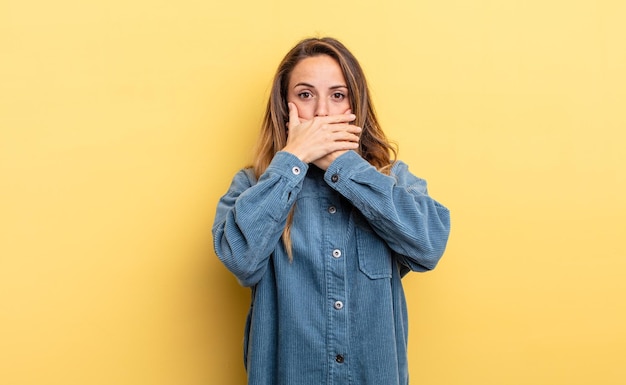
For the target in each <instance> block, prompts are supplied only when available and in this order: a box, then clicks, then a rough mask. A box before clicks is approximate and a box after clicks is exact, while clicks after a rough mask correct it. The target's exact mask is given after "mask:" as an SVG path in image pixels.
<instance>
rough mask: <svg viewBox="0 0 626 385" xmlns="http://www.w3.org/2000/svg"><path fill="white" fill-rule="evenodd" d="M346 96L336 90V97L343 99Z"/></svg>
mask: <svg viewBox="0 0 626 385" xmlns="http://www.w3.org/2000/svg"><path fill="white" fill-rule="evenodd" d="M345 97H346V95H344V94H342V93H341V92H335V93H334V94H333V98H334V99H338V100H343V99H344V98H345Z"/></svg>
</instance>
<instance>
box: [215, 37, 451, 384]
mask: <svg viewBox="0 0 626 385" xmlns="http://www.w3.org/2000/svg"><path fill="white" fill-rule="evenodd" d="M449 224H450V221H449V212H448V210H447V209H446V208H445V207H443V206H442V205H440V204H439V203H437V202H435V201H434V200H433V199H431V198H430V197H429V196H428V195H427V191H426V183H425V181H424V180H422V179H419V178H418V177H416V176H414V175H412V174H411V173H410V172H409V171H408V167H407V165H406V164H404V163H403V162H401V161H396V160H395V150H394V149H393V147H392V146H391V145H390V143H389V142H388V140H387V139H386V137H385V135H384V134H383V132H382V131H381V129H380V127H379V124H378V121H377V119H376V116H375V114H374V108H373V106H372V103H371V101H370V95H369V91H368V88H367V84H366V81H365V76H364V74H363V71H362V69H361V67H360V65H359V63H358V62H357V60H356V58H355V57H354V56H353V55H352V54H351V53H350V52H349V51H348V50H347V49H346V47H345V46H344V45H342V44H341V43H340V42H339V41H337V40H335V39H332V38H322V39H317V38H313V39H305V40H303V41H301V42H299V43H298V44H297V45H296V46H295V47H294V48H293V49H292V50H291V51H290V52H289V53H288V54H287V55H286V57H285V58H284V59H283V61H282V62H281V64H280V66H279V68H278V71H277V73H276V76H275V78H274V82H273V86H272V91H271V95H270V99H269V103H268V106H267V111H266V113H265V119H264V121H263V125H262V129H261V135H260V139H259V142H258V148H257V152H256V157H255V161H254V165H253V167H251V168H246V169H244V170H241V171H240V172H239V173H237V174H236V175H235V177H234V179H233V181H232V184H231V186H230V188H229V190H228V192H227V193H226V195H224V196H223V197H222V198H221V200H220V202H219V203H218V206H217V214H216V217H215V223H214V226H213V236H214V246H215V251H216V253H217V255H218V257H219V258H220V259H221V261H222V262H223V263H224V264H225V265H226V267H227V268H228V269H229V270H230V271H231V272H232V273H233V274H234V275H235V276H236V277H237V279H238V280H239V282H240V283H241V284H242V285H244V286H248V287H250V288H251V289H252V301H251V306H250V312H249V314H248V319H247V323H246V330H245V339H244V363H245V366H246V370H247V374H248V384H254V385H320V384H359V385H369V384H371V385H387V384H389V385H391V384H393V385H398V384H402V385H404V384H408V372H407V370H408V361H407V310H406V303H405V297H404V291H403V288H402V282H401V278H402V276H404V275H405V274H406V273H407V272H409V271H426V270H430V269H433V268H434V267H435V265H436V264H437V262H438V261H439V258H440V257H441V255H442V254H443V252H444V249H445V246H446V242H447V239H448V233H449Z"/></svg>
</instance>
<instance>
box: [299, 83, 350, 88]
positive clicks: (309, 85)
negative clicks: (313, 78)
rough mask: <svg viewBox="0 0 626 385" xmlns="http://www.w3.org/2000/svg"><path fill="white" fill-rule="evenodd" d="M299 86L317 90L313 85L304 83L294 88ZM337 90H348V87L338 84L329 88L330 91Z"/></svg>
mask: <svg viewBox="0 0 626 385" xmlns="http://www.w3.org/2000/svg"><path fill="white" fill-rule="evenodd" d="M299 86H303V87H309V88H315V86H314V85H313V84H309V83H304V82H300V83H298V84H296V85H295V86H293V88H296V87H299ZM337 88H348V86H346V85H343V84H337V85H335V86H331V87H328V89H331V90H336V89H337Z"/></svg>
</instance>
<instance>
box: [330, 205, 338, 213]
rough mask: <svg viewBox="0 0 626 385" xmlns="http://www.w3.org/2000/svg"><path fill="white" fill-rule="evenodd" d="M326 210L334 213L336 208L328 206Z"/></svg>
mask: <svg viewBox="0 0 626 385" xmlns="http://www.w3.org/2000/svg"><path fill="white" fill-rule="evenodd" d="M328 212H329V213H331V214H334V213H336V212H337V208H336V207H335V206H330V207H329V208H328Z"/></svg>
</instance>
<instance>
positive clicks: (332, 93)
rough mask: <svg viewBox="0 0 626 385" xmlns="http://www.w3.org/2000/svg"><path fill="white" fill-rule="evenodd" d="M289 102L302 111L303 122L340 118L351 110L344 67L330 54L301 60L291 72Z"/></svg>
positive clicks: (300, 112) (299, 111) (300, 115)
mask: <svg viewBox="0 0 626 385" xmlns="http://www.w3.org/2000/svg"><path fill="white" fill-rule="evenodd" d="M288 87H289V88H288V91H287V101H288V102H291V103H294V104H295V105H296V107H297V108H298V115H299V117H300V118H301V119H305V120H310V119H313V117H315V116H327V115H340V114H345V113H347V112H348V110H350V95H349V94H348V87H347V83H346V80H345V79H344V77H343V73H342V72H341V67H339V63H337V61H335V59H333V58H331V57H330V56H328V55H317V56H312V57H308V58H305V59H302V60H300V62H299V63H298V64H296V66H295V67H294V68H293V71H291V76H290V77H289V86H288Z"/></svg>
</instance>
